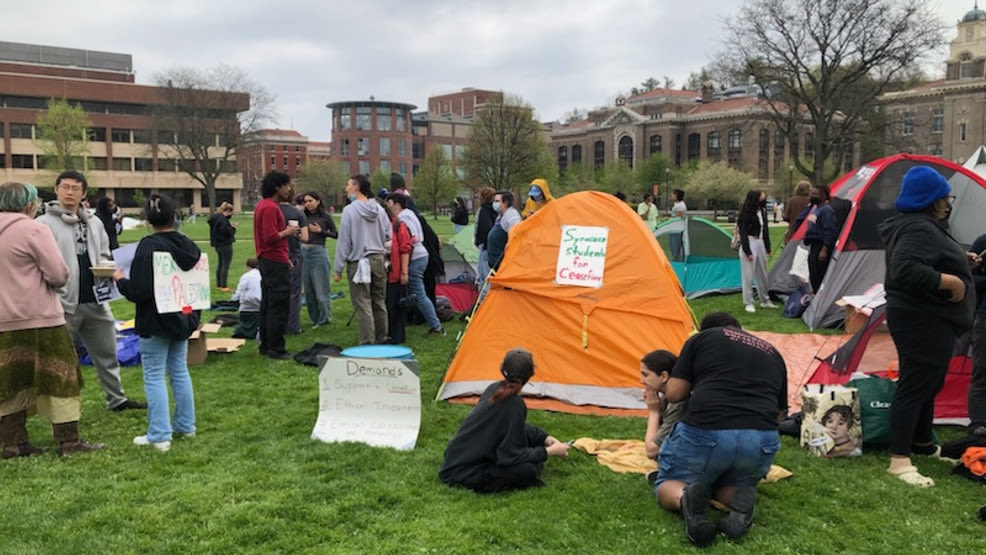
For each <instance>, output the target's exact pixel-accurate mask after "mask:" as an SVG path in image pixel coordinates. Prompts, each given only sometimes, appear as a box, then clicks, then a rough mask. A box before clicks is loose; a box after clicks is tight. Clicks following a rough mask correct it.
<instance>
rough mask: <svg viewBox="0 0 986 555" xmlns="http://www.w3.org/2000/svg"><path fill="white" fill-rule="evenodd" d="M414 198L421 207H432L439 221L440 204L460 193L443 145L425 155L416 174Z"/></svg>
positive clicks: (433, 148) (435, 147)
mask: <svg viewBox="0 0 986 555" xmlns="http://www.w3.org/2000/svg"><path fill="white" fill-rule="evenodd" d="M413 184H414V197H415V198H416V199H417V200H418V203H419V204H420V205H421V206H431V211H432V214H434V217H435V219H438V204H439V203H440V202H449V201H451V200H452V198H453V197H454V196H455V194H456V192H458V189H459V184H458V181H457V180H456V179H455V175H454V173H453V171H452V168H451V167H449V165H448V160H447V159H446V158H445V151H443V150H442V147H441V145H435V146H433V147H432V148H431V149H430V150H429V151H428V152H427V153H425V159H424V162H422V164H421V167H420V168H418V173H416V174H414V182H413Z"/></svg>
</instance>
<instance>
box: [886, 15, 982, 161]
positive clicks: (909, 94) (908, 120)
mask: <svg viewBox="0 0 986 555" xmlns="http://www.w3.org/2000/svg"><path fill="white" fill-rule="evenodd" d="M984 98H986V11H983V10H980V9H979V8H978V7H976V8H974V9H972V10H970V11H969V12H968V13H966V14H965V16H963V17H962V19H960V20H958V21H957V23H956V34H955V38H954V39H953V40H952V42H951V45H950V48H949V55H948V58H947V59H946V60H945V78H944V79H939V80H936V81H932V82H929V83H923V84H921V85H919V86H916V87H913V88H910V89H908V90H904V91H899V92H890V93H886V94H884V95H883V96H882V97H881V102H882V104H883V107H884V113H885V115H886V117H887V120H888V126H887V130H886V135H885V138H886V152H887V154H893V153H896V152H901V151H904V152H914V153H920V154H932V155H935V156H941V157H942V158H946V159H948V160H952V161H954V162H958V163H963V162H965V160H966V158H967V157H968V156H969V155H971V154H972V153H973V152H974V151H975V150H976V148H978V147H979V146H980V145H983V144H986V102H984Z"/></svg>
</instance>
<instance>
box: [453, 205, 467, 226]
mask: <svg viewBox="0 0 986 555" xmlns="http://www.w3.org/2000/svg"><path fill="white" fill-rule="evenodd" d="M452 223H453V224H456V225H469V210H467V209H466V207H465V205H462V204H456V205H455V211H454V212H452Z"/></svg>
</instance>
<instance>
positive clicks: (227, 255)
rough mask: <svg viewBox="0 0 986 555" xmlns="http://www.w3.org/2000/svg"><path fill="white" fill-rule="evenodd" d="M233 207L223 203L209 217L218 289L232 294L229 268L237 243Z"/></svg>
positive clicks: (210, 239)
mask: <svg viewBox="0 0 986 555" xmlns="http://www.w3.org/2000/svg"><path fill="white" fill-rule="evenodd" d="M232 216H233V205H232V204H230V203H228V202H225V201H224V202H223V203H222V204H220V205H219V209H218V210H216V213H215V214H213V215H211V216H209V244H210V245H212V247H213V248H214V249H216V254H217V255H218V257H219V261H218V263H217V264H216V289H219V290H220V291H224V292H227V293H228V292H230V291H231V289H230V288H229V282H228V279H229V266H230V264H232V262H233V243H234V242H235V241H236V224H235V223H233V222H232V221H230V218H231V217H232Z"/></svg>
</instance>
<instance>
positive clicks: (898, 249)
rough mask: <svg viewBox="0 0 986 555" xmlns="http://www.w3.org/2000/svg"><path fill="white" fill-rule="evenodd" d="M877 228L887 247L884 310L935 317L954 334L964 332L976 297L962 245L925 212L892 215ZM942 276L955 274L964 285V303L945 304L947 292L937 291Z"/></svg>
mask: <svg viewBox="0 0 986 555" xmlns="http://www.w3.org/2000/svg"><path fill="white" fill-rule="evenodd" d="M877 229H878V230H879V232H880V238H881V239H882V240H883V242H884V244H886V246H887V248H886V251H885V252H886V263H887V275H886V278H885V279H884V288H885V289H886V290H887V306H888V307H890V308H897V309H902V310H909V311H913V312H915V313H917V314H920V316H921V317H923V318H927V317H929V316H937V317H939V318H942V319H944V320H945V321H947V322H949V323H950V324H952V326H953V328H955V330H956V332H957V333H962V332H963V331H965V330H967V329H969V327H971V326H972V315H973V310H974V309H975V304H976V294H975V285H974V284H973V280H972V270H971V269H969V260H968V258H967V257H966V251H965V249H964V248H963V247H962V245H960V244H959V243H958V242H957V241H956V240H955V239H953V238H952V236H951V235H949V234H948V232H947V231H945V229H944V228H943V227H942V226H940V225H939V224H938V223H937V222H935V221H934V220H932V219H931V217H930V216H928V215H927V214H924V213H903V214H897V215H896V216H892V217H890V218H887V219H886V220H884V221H883V223H881V224H880V225H879V226H878V228H877ZM942 273H946V274H954V275H956V276H958V277H959V278H961V279H962V281H963V282H965V287H966V295H965V299H963V300H962V301H960V302H957V303H952V302H949V301H948V292H947V291H942V290H939V289H938V284H939V282H940V281H941V274H942Z"/></svg>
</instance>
